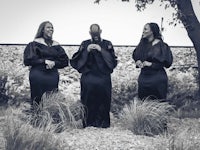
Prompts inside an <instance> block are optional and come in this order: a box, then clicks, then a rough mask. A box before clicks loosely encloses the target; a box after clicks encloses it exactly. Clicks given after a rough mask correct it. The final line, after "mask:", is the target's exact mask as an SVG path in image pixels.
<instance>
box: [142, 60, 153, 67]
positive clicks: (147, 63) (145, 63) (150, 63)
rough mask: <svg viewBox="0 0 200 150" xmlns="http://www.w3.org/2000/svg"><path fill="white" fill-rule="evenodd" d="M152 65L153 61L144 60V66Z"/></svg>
mask: <svg viewBox="0 0 200 150" xmlns="http://www.w3.org/2000/svg"><path fill="white" fill-rule="evenodd" d="M151 65H152V62H149V61H144V62H143V66H144V67H145V66H147V67H149V66H151Z"/></svg>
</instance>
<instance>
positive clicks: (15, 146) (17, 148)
mask: <svg viewBox="0 0 200 150" xmlns="http://www.w3.org/2000/svg"><path fill="white" fill-rule="evenodd" d="M20 114H21V112H20V110H19V109H13V108H9V109H8V110H7V111H6V119H5V123H6V126H4V137H5V139H6V150H42V149H46V150H62V149H64V148H63V145H62V142H61V140H60V139H58V137H56V136H55V135H54V134H53V132H54V131H55V129H56V127H53V126H52V125H51V124H49V125H48V126H46V128H40V127H38V128H33V126H31V125H30V122H29V121H30V120H26V122H24V121H22V120H21V119H20V118H19V116H21V115H20ZM21 117H22V116H21ZM50 126H51V128H49V127H50Z"/></svg>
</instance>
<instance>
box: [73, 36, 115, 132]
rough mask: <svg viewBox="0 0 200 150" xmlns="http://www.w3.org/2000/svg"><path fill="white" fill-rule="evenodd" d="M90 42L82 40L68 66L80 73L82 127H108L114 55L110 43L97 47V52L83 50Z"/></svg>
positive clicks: (105, 42) (104, 42)
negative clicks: (82, 108) (98, 48)
mask: <svg viewBox="0 0 200 150" xmlns="http://www.w3.org/2000/svg"><path fill="white" fill-rule="evenodd" d="M92 43H94V42H93V41H92V40H86V41H83V42H82V44H81V46H80V48H79V50H78V52H76V53H75V54H74V55H73V57H72V59H71V60H70V62H71V66H72V67H73V68H75V69H76V70H78V71H79V72H80V73H82V76H81V81H80V82H81V102H82V104H84V105H85V106H86V116H85V118H84V121H83V126H84V127H87V126H94V127H103V128H104V127H109V126H110V116H109V112H110V104H111V88H112V87H111V76H110V74H111V73H112V72H113V69H114V68H115V67H116V65H117V60H116V56H115V53H114V49H113V46H112V44H111V42H110V41H107V40H102V41H101V42H99V43H98V44H99V45H100V46H101V52H99V51H97V50H92V51H91V52H88V51H87V47H88V45H89V44H92Z"/></svg>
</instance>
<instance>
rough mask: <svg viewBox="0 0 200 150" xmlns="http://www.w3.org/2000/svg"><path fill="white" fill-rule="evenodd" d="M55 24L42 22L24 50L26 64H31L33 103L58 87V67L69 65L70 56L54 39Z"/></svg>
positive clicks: (30, 77)
mask: <svg viewBox="0 0 200 150" xmlns="http://www.w3.org/2000/svg"><path fill="white" fill-rule="evenodd" d="M53 31H54V29H53V25H52V23H51V22H49V21H45V22H43V23H41V24H40V26H39V28H38V31H37V34H36V36H35V39H34V41H32V42H30V43H29V44H28V45H27V46H26V48H25V50H24V64H25V65H26V66H30V67H31V68H30V73H29V81H30V89H31V100H32V101H31V105H32V106H33V104H39V103H40V101H41V97H42V95H43V94H44V93H45V92H49V91H53V90H57V89H58V82H59V73H58V69H60V68H64V67H66V66H67V65H68V56H67V55H66V53H65V51H64V49H63V48H62V47H61V46H60V45H59V43H58V42H56V41H54V40H52V34H53Z"/></svg>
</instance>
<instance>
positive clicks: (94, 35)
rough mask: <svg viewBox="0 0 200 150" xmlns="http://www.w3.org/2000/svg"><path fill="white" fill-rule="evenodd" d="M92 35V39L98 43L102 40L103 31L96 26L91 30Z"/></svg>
mask: <svg viewBox="0 0 200 150" xmlns="http://www.w3.org/2000/svg"><path fill="white" fill-rule="evenodd" d="M90 35H91V36H92V39H93V40H94V41H96V42H98V41H99V40H100V39H101V37H100V35H101V29H99V27H98V26H95V25H94V26H92V27H91V30H90Z"/></svg>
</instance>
